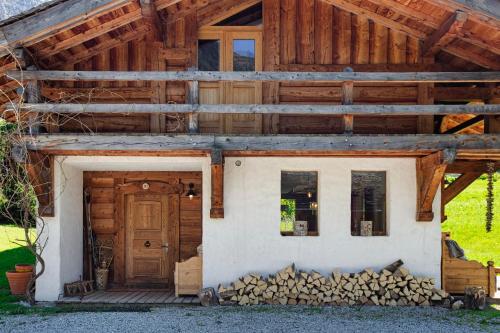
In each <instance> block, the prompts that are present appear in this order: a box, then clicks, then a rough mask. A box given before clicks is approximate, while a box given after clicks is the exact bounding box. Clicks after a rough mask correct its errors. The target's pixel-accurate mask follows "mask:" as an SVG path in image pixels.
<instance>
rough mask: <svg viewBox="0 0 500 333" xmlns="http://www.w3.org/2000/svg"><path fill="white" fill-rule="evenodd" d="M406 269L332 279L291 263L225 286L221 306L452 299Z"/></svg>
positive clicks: (426, 302) (406, 303)
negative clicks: (265, 273) (269, 272)
mask: <svg viewBox="0 0 500 333" xmlns="http://www.w3.org/2000/svg"><path fill="white" fill-rule="evenodd" d="M402 265H403V262H402V261H401V260H398V261H396V262H395V263H393V264H391V265H389V266H386V267H385V268H384V269H382V270H381V271H380V272H375V271H373V270H372V269H369V268H367V269H365V270H363V271H362V272H359V273H354V274H352V273H351V274H349V273H341V272H338V271H335V272H333V273H332V274H331V275H329V276H323V275H322V274H320V273H318V272H315V271H312V272H304V271H297V270H296V269H295V266H294V265H290V266H288V267H286V268H284V269H282V270H281V271H279V272H278V273H276V274H275V275H269V277H267V278H264V277H262V276H261V275H260V274H248V275H246V276H244V277H242V278H240V279H238V280H236V281H235V282H234V283H231V284H230V285H229V286H226V287H225V286H223V285H219V288H218V295H219V303H220V304H222V305H230V304H239V305H257V304H282V305H286V304H291V305H296V304H304V305H314V306H317V305H356V304H357V305H385V306H415V305H420V306H429V305H433V304H442V303H443V302H444V301H445V300H446V299H447V298H448V295H447V294H446V293H445V292H444V291H443V290H439V289H436V288H435V281H434V279H433V278H424V277H415V276H413V275H411V274H410V272H409V271H408V270H407V269H406V268H404V267H402Z"/></svg>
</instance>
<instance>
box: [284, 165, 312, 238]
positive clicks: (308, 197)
mask: <svg viewBox="0 0 500 333" xmlns="http://www.w3.org/2000/svg"><path fill="white" fill-rule="evenodd" d="M280 233H281V235H282V236H318V173H317V172H296V171H282V172H281V222H280Z"/></svg>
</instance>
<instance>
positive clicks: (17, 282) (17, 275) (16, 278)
mask: <svg viewBox="0 0 500 333" xmlns="http://www.w3.org/2000/svg"><path fill="white" fill-rule="evenodd" d="M5 275H6V276H7V280H9V286H10V292H11V294H12V295H24V294H25V293H26V287H27V286H28V282H29V281H30V279H31V276H32V275H33V272H16V271H8V272H6V273H5Z"/></svg>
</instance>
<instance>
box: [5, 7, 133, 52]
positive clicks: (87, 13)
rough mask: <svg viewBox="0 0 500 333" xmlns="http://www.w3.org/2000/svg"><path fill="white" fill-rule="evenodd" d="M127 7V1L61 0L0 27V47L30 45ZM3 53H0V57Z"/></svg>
mask: <svg viewBox="0 0 500 333" xmlns="http://www.w3.org/2000/svg"><path fill="white" fill-rule="evenodd" d="M129 4H130V0H92V1H81V0H70V1H65V2H64V3H61V4H58V5H55V6H54V7H51V8H48V9H46V10H44V11H41V12H39V13H37V14H34V15H31V16H29V17H26V18H24V19H21V20H19V21H16V22H13V23H11V24H8V25H6V26H4V27H2V28H0V35H2V36H3V38H4V44H3V46H9V47H11V48H15V47H17V46H18V45H20V44H22V45H23V46H25V47H26V46H30V45H33V44H35V43H37V42H39V41H41V40H43V39H45V38H48V37H50V36H52V35H53V34H55V33H57V32H60V31H63V30H68V29H71V28H73V27H75V26H77V25H80V24H82V23H83V22H84V21H86V20H88V19H91V18H93V17H96V16H99V15H103V14H106V13H109V12H111V11H114V10H116V9H118V8H120V7H123V6H126V5H129ZM0 40H1V38H0ZM0 44H1V43H0ZM6 52H7V51H6V50H1V51H0V56H2V55H4V54H6Z"/></svg>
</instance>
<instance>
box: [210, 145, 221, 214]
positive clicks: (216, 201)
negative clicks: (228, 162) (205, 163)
mask: <svg viewBox="0 0 500 333" xmlns="http://www.w3.org/2000/svg"><path fill="white" fill-rule="evenodd" d="M210 157H211V159H212V166H211V173H212V174H211V180H212V186H211V187H212V207H211V208H210V218H212V219H223V218H224V156H223V154H222V150H220V149H214V150H212V152H211V154H210Z"/></svg>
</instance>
